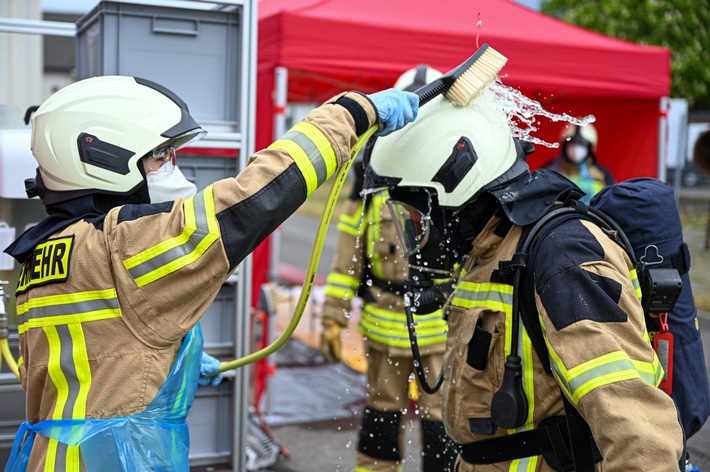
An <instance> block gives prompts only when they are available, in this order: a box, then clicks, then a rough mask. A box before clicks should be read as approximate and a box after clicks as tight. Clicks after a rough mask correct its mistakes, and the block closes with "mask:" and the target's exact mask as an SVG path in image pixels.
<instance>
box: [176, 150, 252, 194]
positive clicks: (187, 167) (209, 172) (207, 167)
mask: <svg viewBox="0 0 710 472" xmlns="http://www.w3.org/2000/svg"><path fill="white" fill-rule="evenodd" d="M177 165H178V167H179V168H180V170H181V171H182V173H183V174H184V175H185V178H186V179H187V180H189V181H190V182H192V183H193V184H195V185H196V186H197V190H198V191H200V190H203V189H204V188H205V187H207V186H208V185H210V184H211V183H213V182H216V181H218V180H221V179H225V178H228V177H234V176H236V175H237V166H238V165H239V161H238V160H237V158H236V157H220V156H204V155H197V154H189V153H186V152H185V151H178V155H177Z"/></svg>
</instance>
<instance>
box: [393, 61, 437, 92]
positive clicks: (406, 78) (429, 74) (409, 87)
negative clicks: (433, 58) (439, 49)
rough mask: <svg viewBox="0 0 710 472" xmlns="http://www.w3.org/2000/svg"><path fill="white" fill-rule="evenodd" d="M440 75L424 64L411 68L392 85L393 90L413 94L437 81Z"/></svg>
mask: <svg viewBox="0 0 710 472" xmlns="http://www.w3.org/2000/svg"><path fill="white" fill-rule="evenodd" d="M442 75H443V74H442V73H441V72H439V71H438V70H436V69H434V68H432V67H429V66H428V65H426V64H419V65H418V66H417V67H413V68H411V69H409V70H408V71H406V72H405V73H403V74H402V75H400V76H399V79H397V82H395V84H394V88H396V89H397V90H404V91H406V92H413V91H415V90H416V89H418V88H419V87H423V86H424V85H426V84H428V83H429V82H432V81H434V80H436V79H438V78H439V77H441V76H442Z"/></svg>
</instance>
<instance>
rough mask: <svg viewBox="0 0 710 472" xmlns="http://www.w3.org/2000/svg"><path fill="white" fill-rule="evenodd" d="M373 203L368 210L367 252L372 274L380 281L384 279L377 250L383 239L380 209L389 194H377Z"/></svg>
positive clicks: (380, 258)
mask: <svg viewBox="0 0 710 472" xmlns="http://www.w3.org/2000/svg"><path fill="white" fill-rule="evenodd" d="M371 198H372V203H371V204H370V206H369V208H368V210H367V215H366V218H367V221H368V223H369V224H368V225H367V232H368V237H367V250H368V254H370V264H371V269H372V274H373V275H374V276H375V277H378V278H380V279H383V278H385V277H384V270H383V268H382V257H381V256H380V254H379V253H378V252H377V251H376V250H375V245H376V244H377V242H378V241H379V240H380V239H382V212H381V210H380V207H381V206H382V205H383V204H384V203H385V201H386V200H387V198H388V194H387V193H384V192H381V193H379V194H375V195H373V196H372V197H371Z"/></svg>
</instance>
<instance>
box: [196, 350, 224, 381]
mask: <svg viewBox="0 0 710 472" xmlns="http://www.w3.org/2000/svg"><path fill="white" fill-rule="evenodd" d="M220 365H221V363H220V362H219V361H218V360H217V359H215V358H214V357H212V356H210V355H209V354H207V353H206V352H204V351H202V361H201V363H200V379H199V380H198V381H197V383H198V385H199V386H200V387H204V386H205V385H212V386H213V387H216V386H217V385H219V384H220V383H222V374H221V373H219V374H217V375H215V376H214V377H203V375H209V374H212V373H214V372H217V371H218V370H219V366H220Z"/></svg>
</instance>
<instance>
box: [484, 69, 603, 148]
mask: <svg viewBox="0 0 710 472" xmlns="http://www.w3.org/2000/svg"><path fill="white" fill-rule="evenodd" d="M488 88H489V90H490V91H491V92H492V93H493V97H494V101H495V102H496V103H497V104H498V106H500V107H501V109H503V111H504V112H505V114H506V115H507V116H508V125H509V126H510V130H511V132H512V133H513V137H515V138H518V139H521V140H524V141H529V142H531V143H533V144H540V145H542V146H546V147H549V148H557V147H559V146H560V143H558V142H554V143H548V142H547V141H543V140H542V139H540V138H537V137H535V136H533V135H532V133H534V132H536V131H538V128H537V126H536V125H537V123H539V121H538V119H537V117H538V116H544V117H545V118H548V119H549V120H551V121H554V122H557V121H566V122H568V123H572V124H575V125H578V126H585V125H588V124H589V123H594V122H595V121H596V118H595V117H594V115H587V116H585V117H583V118H577V117H574V116H571V115H568V114H567V113H562V114H557V113H552V112H549V111H547V110H545V109H544V108H543V106H542V105H541V104H540V102H537V101H535V100H533V99H531V98H528V97H526V96H525V95H523V94H522V93H520V91H518V90H515V89H514V88H511V87H508V86H507V85H504V84H503V82H502V81H501V80H500V77H496V79H495V81H494V82H492V83H491V85H490V86H489V87H488ZM519 123H520V124H519Z"/></svg>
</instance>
